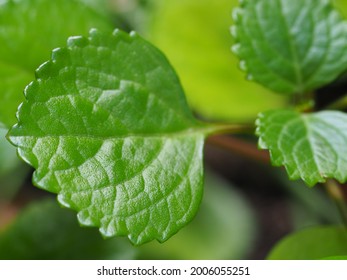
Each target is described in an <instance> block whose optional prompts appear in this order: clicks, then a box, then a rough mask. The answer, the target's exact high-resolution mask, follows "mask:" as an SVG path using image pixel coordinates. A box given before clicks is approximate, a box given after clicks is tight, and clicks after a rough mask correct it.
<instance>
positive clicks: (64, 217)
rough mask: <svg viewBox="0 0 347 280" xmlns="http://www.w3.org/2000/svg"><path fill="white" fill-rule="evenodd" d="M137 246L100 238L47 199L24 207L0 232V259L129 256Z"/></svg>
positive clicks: (123, 241)
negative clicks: (11, 222)
mask: <svg viewBox="0 0 347 280" xmlns="http://www.w3.org/2000/svg"><path fill="white" fill-rule="evenodd" d="M135 255H136V250H135V249H134V248H133V247H132V246H131V245H130V244H129V242H127V240H122V239H118V238H117V239H110V240H103V239H102V237H101V236H100V235H99V234H98V232H97V231H96V230H95V229H83V228H81V227H80V226H79V225H78V223H77V221H76V219H75V217H74V215H73V213H71V211H68V210H67V209H62V208H60V207H59V206H58V204H57V203H56V201H54V200H50V199H46V200H43V201H40V202H35V203H32V204H30V205H29V206H28V207H26V208H25V209H24V210H23V212H21V213H20V215H19V216H18V218H17V219H16V220H15V221H14V222H13V224H11V225H10V226H9V227H8V228H7V229H6V230H5V231H4V232H2V233H1V234H0V259H2V260H5V259H10V260H20V259H22V260H46V259H48V260H51V259H54V260H57V259H58V260H59V259H63V260H65V259H78V260H80V259H82V260H86V259H94V260H95V259H124V258H125V259H132V258H134V257H135Z"/></svg>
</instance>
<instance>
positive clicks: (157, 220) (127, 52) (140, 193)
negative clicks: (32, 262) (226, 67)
mask: <svg viewBox="0 0 347 280" xmlns="http://www.w3.org/2000/svg"><path fill="white" fill-rule="evenodd" d="M36 75H37V80H36V81H34V82H32V83H31V84H30V85H29V86H28V87H27V89H26V91H25V95H26V101H25V102H24V103H23V104H22V106H21V107H20V110H19V112H18V117H19V122H18V125H16V126H15V127H14V128H13V129H12V130H11V132H10V139H11V141H12V143H14V144H15V145H16V146H18V151H19V155H20V156H21V157H22V158H23V159H24V160H25V161H27V162H28V163H30V164H31V165H32V166H34V167H35V168H37V170H36V171H35V174H34V183H35V184H36V185H37V186H39V187H41V188H43V189H46V190H48V191H51V192H54V193H59V196H58V199H59V201H60V202H61V203H62V204H63V205H65V206H67V207H70V208H73V209H75V210H77V211H78V212H79V214H78V218H79V221H80V222H81V223H82V224H83V225H88V226H97V227H100V231H101V233H102V234H103V235H104V236H114V235H128V236H129V239H130V240H131V241H132V242H133V243H135V244H141V243H144V242H147V241H150V240H152V239H157V240H159V241H161V242H162V241H165V240H166V239H168V238H169V237H170V236H172V235H173V234H175V233H176V232H177V231H178V230H179V229H180V228H181V227H183V226H184V225H186V224H187V223H188V222H189V221H190V220H191V219H192V218H193V216H194V215H195V212H196V211H197V208H198V205H199V203H200V200H201V195H202V184H203V176H202V173H203V170H202V169H203V168H202V154H203V143H204V137H205V135H206V134H207V133H208V132H209V131H210V130H211V127H208V126H206V125H203V124H201V123H200V122H198V121H196V120H195V119H194V118H193V116H192V113H191V112H190V110H189V108H188V106H187V104H186V101H185V98H184V93H183V91H182V88H181V86H180V83H179V81H178V78H177V76H176V74H175V72H174V71H173V69H172V68H171V66H170V64H169V63H168V61H167V60H166V58H165V57H164V56H163V54H162V53H161V52H159V51H158V50H157V49H156V48H155V47H153V46H152V45H151V44H149V43H148V42H146V41H145V40H143V39H142V38H140V37H139V36H138V35H137V34H136V33H131V34H130V35H128V34H126V33H123V32H121V31H118V30H116V31H115V32H114V33H113V34H108V33H102V32H99V31H97V30H92V31H91V32H90V37H88V38H85V37H72V38H70V39H69V40H68V46H67V48H61V49H56V50H54V51H53V54H52V60H51V61H49V62H47V63H45V64H43V65H42V66H41V67H40V68H39V69H38V70H37V72H36Z"/></svg>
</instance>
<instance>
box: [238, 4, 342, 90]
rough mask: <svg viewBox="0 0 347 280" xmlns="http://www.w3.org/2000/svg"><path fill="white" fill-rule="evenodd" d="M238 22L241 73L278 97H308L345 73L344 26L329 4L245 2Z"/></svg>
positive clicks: (239, 9)
mask: <svg viewBox="0 0 347 280" xmlns="http://www.w3.org/2000/svg"><path fill="white" fill-rule="evenodd" d="M234 18H235V21H236V25H235V27H234V28H233V29H232V33H233V35H234V36H235V38H236V40H237V41H238V44H236V45H235V46H234V47H233V50H234V52H235V53H236V54H237V55H238V56H239V58H240V59H241V66H242V68H243V69H245V70H246V71H247V73H248V77H249V79H253V80H255V81H257V82H259V83H260V84H262V85H264V86H265V87H268V88H270V89H272V90H273V91H275V92H279V93H287V94H299V93H305V92H309V91H310V90H312V89H316V88H319V87H320V86H322V85H325V84H327V83H329V82H331V81H333V80H334V79H335V78H336V77H337V76H338V75H339V74H341V72H343V71H344V70H346V69H347V48H346V46H347V28H346V22H345V21H344V20H343V19H342V17H341V15H340V14H339V13H338V11H337V10H336V9H335V8H334V7H333V6H332V4H331V3H330V1H329V0H323V1H315V0H291V1H285V0H262V1H256V0H245V1H242V4H241V8H238V9H236V10H234Z"/></svg>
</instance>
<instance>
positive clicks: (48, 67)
mask: <svg viewBox="0 0 347 280" xmlns="http://www.w3.org/2000/svg"><path fill="white" fill-rule="evenodd" d="M52 70H53V63H52V61H46V62H44V63H43V64H41V65H40V66H39V68H37V69H36V71H35V76H36V79H41V80H46V79H48V78H49V77H50V76H52V72H53V71H52Z"/></svg>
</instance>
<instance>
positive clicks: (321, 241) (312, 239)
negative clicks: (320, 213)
mask: <svg viewBox="0 0 347 280" xmlns="http://www.w3.org/2000/svg"><path fill="white" fill-rule="evenodd" d="M346 254H347V231H346V229H345V228H343V227H337V226H330V227H314V228H308V229H305V230H302V231H298V232H295V233H293V234H291V235H289V236H287V237H285V238H284V239H282V240H281V241H280V242H279V243H278V244H277V245H276V246H275V247H274V248H273V249H272V251H271V252H270V254H269V256H268V257H267V258H268V259H270V260H315V259H323V258H327V257H329V256H339V255H346Z"/></svg>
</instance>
